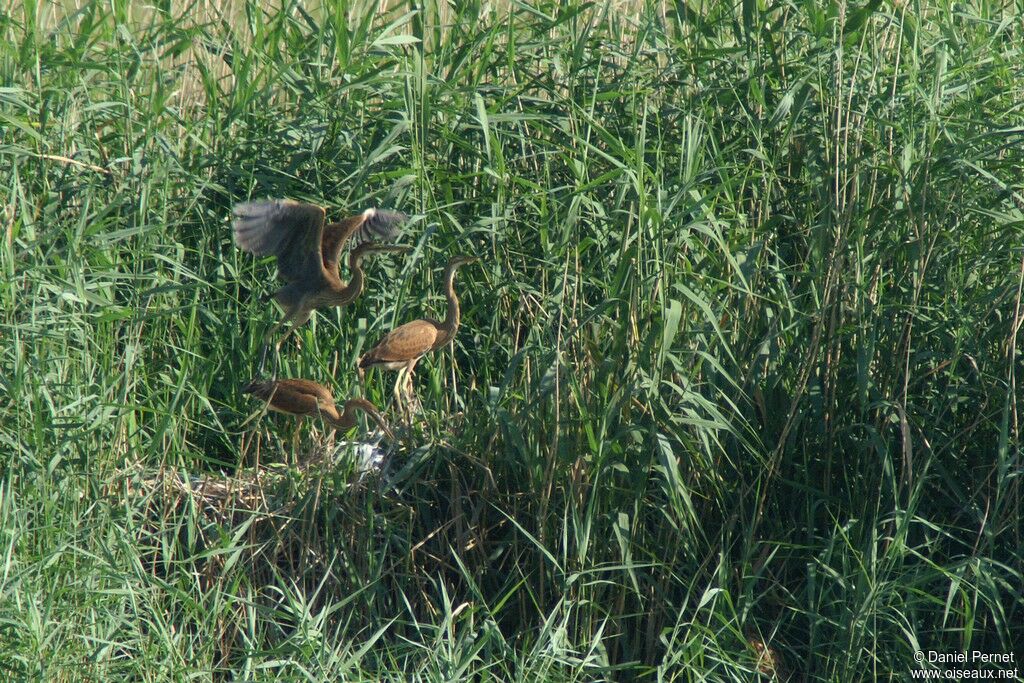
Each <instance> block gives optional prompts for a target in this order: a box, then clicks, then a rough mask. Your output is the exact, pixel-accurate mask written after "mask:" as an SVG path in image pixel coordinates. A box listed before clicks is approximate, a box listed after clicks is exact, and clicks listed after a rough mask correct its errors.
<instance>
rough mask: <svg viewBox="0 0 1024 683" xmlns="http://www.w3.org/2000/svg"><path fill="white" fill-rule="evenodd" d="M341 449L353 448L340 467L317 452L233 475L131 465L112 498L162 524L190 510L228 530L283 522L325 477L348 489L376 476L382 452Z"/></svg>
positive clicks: (363, 447) (359, 446) (364, 447)
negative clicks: (262, 521)
mask: <svg viewBox="0 0 1024 683" xmlns="http://www.w3.org/2000/svg"><path fill="white" fill-rule="evenodd" d="M342 445H343V446H346V447H352V446H354V447H355V449H354V452H350V454H349V455H350V458H349V459H347V460H345V461H343V462H342V463H340V464H339V463H338V462H337V461H336V460H335V459H334V458H333V457H330V455H331V454H329V453H328V452H326V451H324V450H321V451H318V452H315V453H313V454H311V455H310V457H309V458H307V459H306V460H304V461H303V462H302V463H300V464H299V465H296V466H292V467H285V466H283V465H271V466H262V467H257V468H253V469H240V470H239V471H238V472H237V473H235V474H233V475H224V474H214V473H203V474H196V473H190V472H185V471H182V470H178V469H173V468H169V467H161V468H157V469H153V468H146V467H145V466H143V465H142V464H141V463H135V464H134V465H130V466H128V467H127V468H125V469H124V470H122V472H121V475H122V476H120V477H117V478H116V479H115V481H118V482H119V484H118V485H116V487H117V489H118V491H117V492H116V493H117V494H118V495H121V496H123V497H124V498H125V499H128V500H132V501H135V502H136V503H137V504H139V505H140V506H141V507H143V508H145V509H146V510H147V511H148V513H149V516H152V517H157V518H164V519H166V518H167V516H168V514H169V513H172V512H174V511H177V512H182V511H189V510H191V511H194V512H196V513H199V514H200V515H201V516H202V517H204V518H206V519H207V520H208V521H213V522H217V523H220V524H228V525H234V524H238V523H239V522H240V521H241V520H243V519H250V518H252V517H253V516H254V515H255V516H257V517H262V518H267V519H273V518H277V519H280V520H285V519H288V518H290V517H291V513H292V512H293V511H294V509H295V508H296V507H297V506H298V505H300V504H301V503H302V502H303V500H305V499H307V497H308V495H309V494H310V493H314V492H319V489H320V488H321V487H322V485H323V482H324V479H325V478H329V479H331V481H332V484H333V485H338V484H340V485H341V486H343V487H348V486H352V485H357V484H359V483H360V482H362V481H363V480H364V479H365V478H366V475H368V474H371V473H374V472H377V471H379V469H380V466H381V462H382V460H383V453H382V452H381V451H380V450H378V449H377V448H376V447H374V446H372V445H371V444H361V443H360V444H342ZM337 452H338V451H335V454H337ZM339 465H340V466H339ZM112 493H113V492H112Z"/></svg>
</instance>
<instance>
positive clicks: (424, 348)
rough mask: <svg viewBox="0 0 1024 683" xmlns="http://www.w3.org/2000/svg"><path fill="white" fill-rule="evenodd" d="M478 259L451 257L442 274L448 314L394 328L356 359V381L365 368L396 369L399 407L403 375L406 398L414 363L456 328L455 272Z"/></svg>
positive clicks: (410, 388) (457, 315) (439, 345)
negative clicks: (357, 361) (443, 316)
mask: <svg viewBox="0 0 1024 683" xmlns="http://www.w3.org/2000/svg"><path fill="white" fill-rule="evenodd" d="M478 260H479V259H478V258H477V257H475V256H454V257H452V259H451V260H450V261H449V262H448V267H447V269H446V270H445V273H444V280H445V293H446V295H447V297H448V313H447V315H445V318H444V321H442V322H438V321H437V320H434V319H433V318H423V319H420V320H413V321H412V322H410V323H405V324H404V325H401V326H399V327H396V328H395V329H394V330H392V331H391V332H389V333H388V335H387V336H386V337H384V339H382V340H381V341H380V342H379V343H378V344H377V345H376V346H374V347H373V348H372V349H370V350H369V351H367V352H366V353H364V354H363V355H362V356H361V357H360V358H359V379H360V381H362V380H363V377H364V374H365V372H366V369H367V368H372V367H381V368H385V369H387V370H398V377H397V379H396V380H395V391H394V393H395V400H396V401H397V402H398V403H399V405H401V403H402V399H401V393H400V389H399V387H400V386H401V383H402V378H403V376H404V378H405V380H406V393H407V394H408V395H409V396H411V395H412V391H413V386H412V373H413V370H414V369H415V367H416V363H417V362H418V361H419V359H420V358H422V357H423V356H425V355H426V354H428V353H430V352H431V351H435V350H437V349H439V348H441V347H442V346H444V345H445V344H448V343H449V342H451V341H452V339H454V338H455V333H456V332H457V331H458V329H459V313H460V312H459V298H458V297H457V296H455V271H457V270H458V269H459V267H460V266H464V265H466V264H467V263H473V262H475V261H478ZM403 413H404V411H403Z"/></svg>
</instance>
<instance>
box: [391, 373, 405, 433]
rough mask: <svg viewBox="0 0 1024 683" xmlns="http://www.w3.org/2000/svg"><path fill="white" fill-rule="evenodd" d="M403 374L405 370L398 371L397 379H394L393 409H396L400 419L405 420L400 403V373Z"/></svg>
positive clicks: (402, 405)
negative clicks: (400, 416)
mask: <svg viewBox="0 0 1024 683" xmlns="http://www.w3.org/2000/svg"><path fill="white" fill-rule="evenodd" d="M404 372H405V368H404V367H403V368H399V369H398V377H396V378H395V389H394V396H395V407H396V408H398V411H399V413H400V414H401V415H402V419H403V420H404V419H405V406H404V404H403V402H402V373H404Z"/></svg>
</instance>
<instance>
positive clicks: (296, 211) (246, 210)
mask: <svg viewBox="0 0 1024 683" xmlns="http://www.w3.org/2000/svg"><path fill="white" fill-rule="evenodd" d="M232 214H233V216H234V221H233V228H234V238H235V243H236V244H237V245H238V247H239V248H240V249H242V250H243V251H247V252H249V253H251V254H254V255H256V256H266V255H270V254H272V255H274V256H275V257H276V258H277V270H278V275H279V277H280V278H281V279H282V280H283V281H284V282H285V283H286V284H285V286H284V287H282V288H281V289H279V290H277V292H275V293H274V295H273V298H274V300H275V301H277V303H278V304H279V305H280V306H281V308H282V309H284V318H283V319H282V320H281V321H280V322H278V323H277V324H276V325H274V327H273V328H271V330H270V331H269V332H268V333H267V335H266V338H265V341H264V345H263V351H262V354H261V357H260V365H259V370H258V373H262V371H263V365H264V362H265V361H266V355H267V349H268V346H269V344H270V340H271V339H272V338H273V335H274V333H275V332H277V330H278V329H279V328H280V327H281V326H282V325H285V324H289V328H288V331H287V332H285V334H284V335H283V336H282V337H281V339H280V340H278V342H277V344H275V374H276V350H277V349H279V348H280V346H281V343H282V342H283V341H284V340H285V338H287V337H288V335H289V334H291V333H292V332H293V331H294V330H295V329H296V328H297V327H300V326H301V325H303V324H305V322H306V321H307V320H309V318H310V316H311V315H312V314H313V311H314V310H315V309H317V308H326V307H333V306H344V305H346V304H349V303H351V302H352V301H354V300H355V299H356V298H357V297H358V296H359V295H360V294H361V293H362V291H363V284H364V276H363V271H362V268H361V260H362V258H363V257H364V256H366V255H367V254H370V253H374V252H398V251H408V250H409V248H410V247H406V246H395V245H384V244H376V243H374V242H369V241H366V242H364V243H363V244H361V245H360V246H359V247H357V248H356V249H354V250H353V251H352V252H351V254H350V255H349V267H350V268H351V270H352V276H351V278H350V280H349V281H348V283H347V284H346V283H342V281H341V278H340V277H339V275H338V263H339V261H340V255H341V250H342V248H344V246H345V244H346V243H347V242H348V241H349V240H350V239H352V238H353V237H355V238H356V239H358V240H368V239H370V238H378V239H384V240H390V239H394V238H395V237H396V236H397V235H398V232H399V227H400V226H401V224H402V223H403V222H404V221H405V220H406V218H407V217H406V215H405V214H403V213H400V212H397V211H382V210H377V209H367V210H366V211H364V212H363V213H361V214H359V215H358V216H351V217H349V218H346V219H344V220H342V221H340V222H338V223H329V224H326V225H325V222H324V221H325V217H326V213H325V211H324V209H323V208H322V207H320V206H316V205H315V204H307V203H303V202H296V201H292V200H289V199H277V200H270V201H263V202H246V203H243V204H237V205H235V207H234V209H233V210H232Z"/></svg>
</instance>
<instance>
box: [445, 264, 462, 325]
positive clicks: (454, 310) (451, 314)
mask: <svg viewBox="0 0 1024 683" xmlns="http://www.w3.org/2000/svg"><path fill="white" fill-rule="evenodd" d="M456 268H457V266H456V267H452V266H449V267H448V270H446V271H445V273H444V278H445V294H446V295H447V297H448V314H447V315H445V317H444V322H442V323H441V331H442V332H444V335H445V340H444V341H445V343H447V342H448V341H449V340H451V339H452V338H453V337H454V336H455V331H456V330H458V329H459V315H460V311H459V297H457V296H455V270H456Z"/></svg>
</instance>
